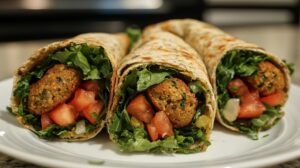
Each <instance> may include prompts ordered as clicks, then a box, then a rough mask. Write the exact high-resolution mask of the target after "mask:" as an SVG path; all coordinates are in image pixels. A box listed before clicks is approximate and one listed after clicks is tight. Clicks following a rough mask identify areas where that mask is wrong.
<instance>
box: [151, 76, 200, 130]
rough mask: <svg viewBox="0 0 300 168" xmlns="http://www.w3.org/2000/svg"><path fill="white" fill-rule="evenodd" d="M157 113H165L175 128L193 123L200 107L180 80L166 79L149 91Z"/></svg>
mask: <svg viewBox="0 0 300 168" xmlns="http://www.w3.org/2000/svg"><path fill="white" fill-rule="evenodd" d="M147 95H148V97H149V98H150V100H151V102H152V103H153V105H154V106H155V108H156V110H157V111H164V112H165V113H166V114H167V116H168V118H169V119H170V121H171V122H172V124H173V126H174V127H175V128H181V127H184V126H187V125H188V124H190V123H191V121H192V119H193V117H194V115H195V113H196V108H197V105H198V101H197V98H196V95H195V94H194V93H192V92H191V91H190V89H189V87H188V86H187V85H186V84H185V83H184V81H182V80H181V79H178V78H170V79H166V80H165V81H163V82H162V83H160V84H157V85H154V86H152V87H150V88H149V89H147Z"/></svg>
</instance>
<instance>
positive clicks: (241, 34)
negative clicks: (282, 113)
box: [0, 25, 300, 168]
mask: <svg viewBox="0 0 300 168" xmlns="http://www.w3.org/2000/svg"><path fill="white" fill-rule="evenodd" d="M223 30H225V31H226V32H228V33H230V34H232V35H234V36H236V37H238V38H241V39H243V40H245V41H249V42H253V43H257V44H258V45H260V46H261V47H263V48H265V49H266V50H268V51H270V52H272V53H274V54H275V55H278V56H280V57H281V58H283V59H286V60H287V61H288V62H292V63H294V64H295V73H294V75H293V77H292V82H293V84H296V85H300V49H299V46H300V29H299V28H296V27H293V26H288V25H278V26H276V25H273V26H252V27H225V28H223ZM53 41H56V39H51V40H42V41H23V42H8V43H0V58H1V62H0V81H1V80H4V79H8V78H11V77H12V76H13V73H14V71H15V70H16V69H17V67H18V66H20V65H21V64H22V63H23V62H24V61H25V60H26V59H27V58H28V57H29V56H30V54H31V53H32V52H33V51H34V50H36V49H38V48H40V47H42V46H45V45H46V44H49V43H51V42H53ZM0 167H1V168H14V167H26V168H37V167H39V166H35V165H32V164H30V163H26V162H23V161H20V160H18V159H14V158H11V157H9V156H6V155H5V154H2V153H0ZM271 167H274V168H296V167H300V158H299V159H295V160H292V161H289V162H286V163H282V164H279V165H273V166H271Z"/></svg>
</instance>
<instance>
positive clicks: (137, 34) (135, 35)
mask: <svg viewBox="0 0 300 168" xmlns="http://www.w3.org/2000/svg"><path fill="white" fill-rule="evenodd" d="M126 34H127V35H128V37H129V38H130V49H132V48H133V47H134V45H135V44H136V42H137V41H138V40H139V39H140V38H141V36H142V31H141V29H139V28H134V27H128V28H127V29H126Z"/></svg>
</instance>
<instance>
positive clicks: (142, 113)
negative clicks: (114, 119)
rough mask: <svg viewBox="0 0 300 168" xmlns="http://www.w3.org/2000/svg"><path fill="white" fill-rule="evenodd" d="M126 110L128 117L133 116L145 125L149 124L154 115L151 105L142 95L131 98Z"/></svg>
mask: <svg viewBox="0 0 300 168" xmlns="http://www.w3.org/2000/svg"><path fill="white" fill-rule="evenodd" d="M126 110H127V112H128V113H129V114H130V115H133V116H134V117H135V118H137V119H139V120H141V121H144V122H145V123H150V121H151V119H152V118H153V114H154V111H153V109H152V107H151V105H150V104H149V102H148V101H147V100H146V98H145V96H144V95H142V94H140V95H138V96H136V97H135V98H133V99H132V100H131V101H130V103H129V104H128V106H127V109H126Z"/></svg>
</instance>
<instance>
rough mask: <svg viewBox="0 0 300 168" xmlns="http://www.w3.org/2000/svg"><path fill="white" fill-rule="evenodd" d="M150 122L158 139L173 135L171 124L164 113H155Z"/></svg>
mask: <svg viewBox="0 0 300 168" xmlns="http://www.w3.org/2000/svg"><path fill="white" fill-rule="evenodd" d="M151 122H153V124H154V126H155V127H156V129H157V132H158V135H159V136H160V137H162V138H164V137H167V136H172V135H174V132H173V126H172V123H171V121H170V120H169V118H168V116H167V115H166V113H165V112H164V111H159V112H157V113H156V114H155V116H154V117H153V119H152V121H151Z"/></svg>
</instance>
